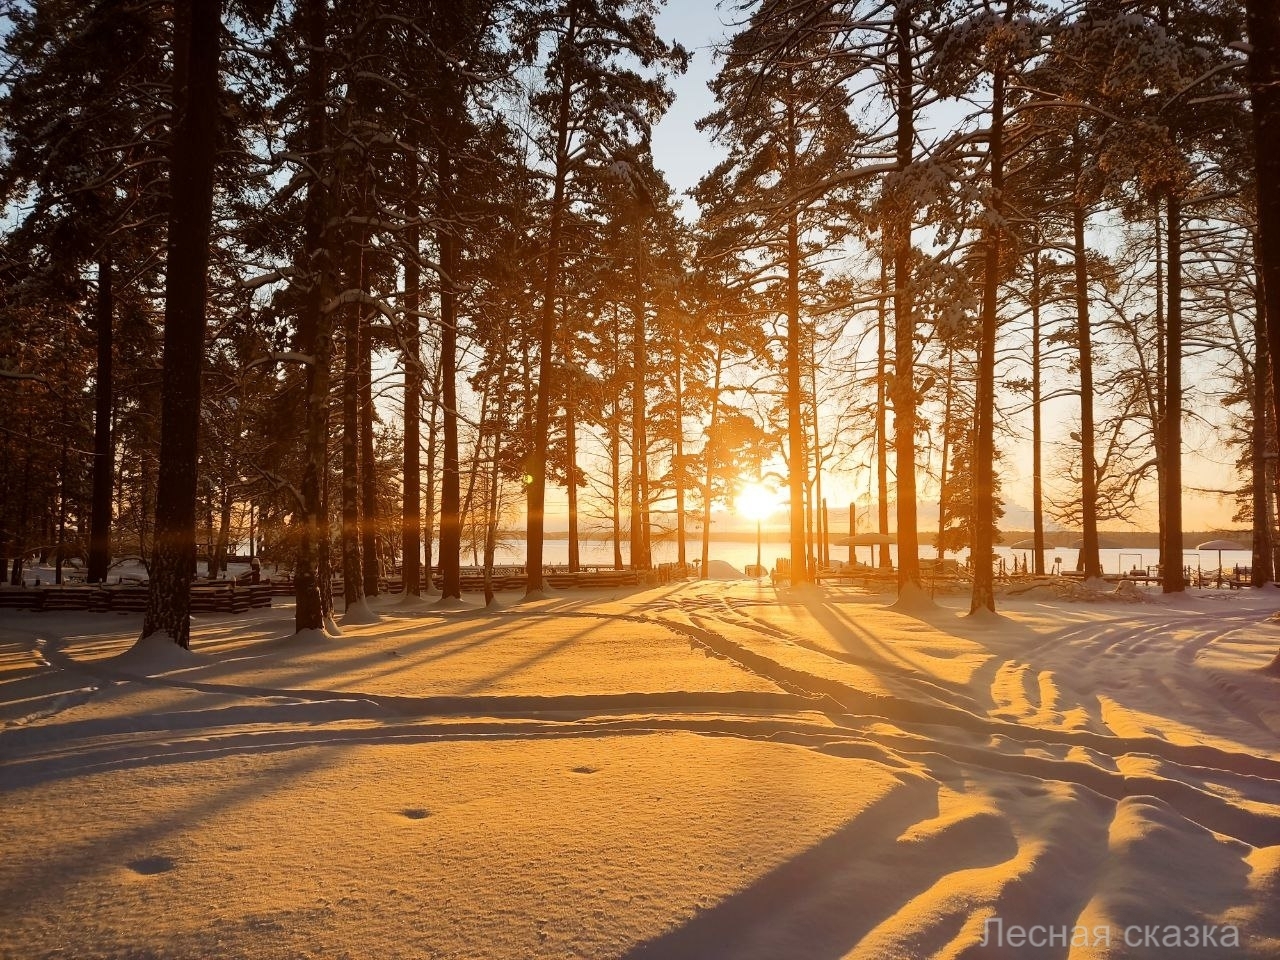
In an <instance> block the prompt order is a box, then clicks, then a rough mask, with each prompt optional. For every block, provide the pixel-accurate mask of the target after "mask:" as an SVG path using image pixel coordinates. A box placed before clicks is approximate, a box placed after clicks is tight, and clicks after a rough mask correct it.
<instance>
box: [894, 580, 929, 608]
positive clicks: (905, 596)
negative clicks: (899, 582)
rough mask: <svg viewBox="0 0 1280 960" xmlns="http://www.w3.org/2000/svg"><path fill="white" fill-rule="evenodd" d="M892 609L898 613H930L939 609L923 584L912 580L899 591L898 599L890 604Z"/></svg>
mask: <svg viewBox="0 0 1280 960" xmlns="http://www.w3.org/2000/svg"><path fill="white" fill-rule="evenodd" d="M889 609H890V610H896V611H897V612H898V613H928V612H929V611H931V610H937V609H938V605H937V604H936V603H934V602H933V597H931V596H929V594H928V592H927V591H926V590H925V589H924V588H923V587H921V586H918V585H917V584H915V583H912V582H911V581H907V583H906V584H904V585H903V586H902V588H901V589H900V590H899V591H898V599H897V600H895V601H894V602H893V603H891V604H890V605H889Z"/></svg>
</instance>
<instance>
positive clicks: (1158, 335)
mask: <svg viewBox="0 0 1280 960" xmlns="http://www.w3.org/2000/svg"><path fill="white" fill-rule="evenodd" d="M1160 210H1161V208H1160V200H1159V198H1156V201H1155V217H1154V226H1155V260H1156V302H1155V341H1156V369H1155V379H1156V389H1155V395H1156V402H1155V410H1154V411H1153V417H1152V421H1151V423H1152V430H1151V432H1152V435H1153V436H1152V445H1153V446H1154V448H1155V452H1156V501H1157V504H1156V527H1157V530H1158V533H1159V536H1158V538H1157V540H1156V542H1157V543H1159V544H1161V548H1162V549H1163V544H1164V528H1165V518H1164V505H1165V502H1166V500H1167V499H1168V497H1167V495H1166V494H1165V483H1166V480H1167V478H1166V476H1165V460H1166V456H1165V449H1164V430H1163V428H1162V426H1161V425H1162V424H1163V423H1164V416H1165V411H1166V410H1168V409H1169V398H1168V397H1167V396H1166V395H1165V392H1164V390H1165V377H1166V370H1168V362H1167V360H1166V358H1165V347H1166V343H1165V310H1164V294H1165V282H1164V245H1163V244H1162V242H1161V236H1162V228H1161V225H1160V224H1161V220H1160V217H1161V212H1160ZM1178 565H1179V566H1181V565H1182V556H1181V554H1179V556H1178Z"/></svg>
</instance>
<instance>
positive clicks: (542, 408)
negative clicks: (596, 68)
mask: <svg viewBox="0 0 1280 960" xmlns="http://www.w3.org/2000/svg"><path fill="white" fill-rule="evenodd" d="M569 10H570V13H569V22H568V26H567V28H566V37H565V42H568V43H571V42H574V41H575V40H576V38H577V32H578V31H577V8H576V6H574V5H570V8H569ZM572 90H573V77H572V76H571V74H570V71H569V70H568V69H562V70H561V75H560V90H559V92H558V98H559V99H558V103H557V107H556V157H555V178H554V182H553V185H552V188H551V216H550V223H549V224H548V228H547V256H546V269H545V272H544V274H543V277H542V305H541V316H540V318H539V329H538V351H539V353H538V396H537V401H536V402H535V404H534V414H533V443H532V444H531V445H530V449H529V480H530V482H529V490H528V510H527V512H528V525H527V530H526V533H525V538H526V539H525V564H526V566H525V571H526V580H525V592H526V593H537V592H539V591H541V590H542V550H543V541H544V540H545V537H546V525H547V518H546V509H547V455H546V450H547V445H548V444H549V443H550V440H551V391H552V390H553V389H554V384H553V382H552V381H553V375H554V372H555V362H554V361H555V358H554V357H553V356H552V350H553V349H554V345H555V339H556V302H557V301H558V300H559V298H560V243H561V233H562V232H563V229H564V226H563V224H564V213H565V190H566V186H567V180H568V176H569V121H570V108H571V106H572V103H571V94H572Z"/></svg>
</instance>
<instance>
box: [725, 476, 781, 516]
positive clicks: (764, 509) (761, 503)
mask: <svg viewBox="0 0 1280 960" xmlns="http://www.w3.org/2000/svg"><path fill="white" fill-rule="evenodd" d="M733 502H734V506H735V507H736V508H737V511H738V513H740V514H742V515H743V516H744V517H746V518H747V519H748V520H763V519H764V518H765V517H767V516H768V515H769V514H771V513H772V512H773V511H774V510H775V509H776V508H777V506H778V495H777V494H776V493H775V492H774V491H772V490H770V489H769V488H768V487H763V486H761V485H760V484H758V483H749V484H747V485H746V486H745V487H743V488H742V489H741V490H740V491H738V495H737V496H736V497H735V498H734V501H733Z"/></svg>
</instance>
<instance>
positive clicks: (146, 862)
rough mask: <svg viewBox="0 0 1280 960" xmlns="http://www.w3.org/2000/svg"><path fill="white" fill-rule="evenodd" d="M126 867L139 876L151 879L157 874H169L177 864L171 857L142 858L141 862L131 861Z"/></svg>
mask: <svg viewBox="0 0 1280 960" xmlns="http://www.w3.org/2000/svg"><path fill="white" fill-rule="evenodd" d="M125 866H126V867H128V868H129V869H130V870H132V871H133V872H134V873H136V874H138V875H139V876H143V877H151V876H154V875H155V874H157V873H168V872H169V871H170V870H172V869H173V868H174V867H175V866H177V864H175V863H174V862H173V860H172V859H170V858H169V857H142V858H141V859H139V860H130V861H129V862H128V863H126V864H125Z"/></svg>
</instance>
